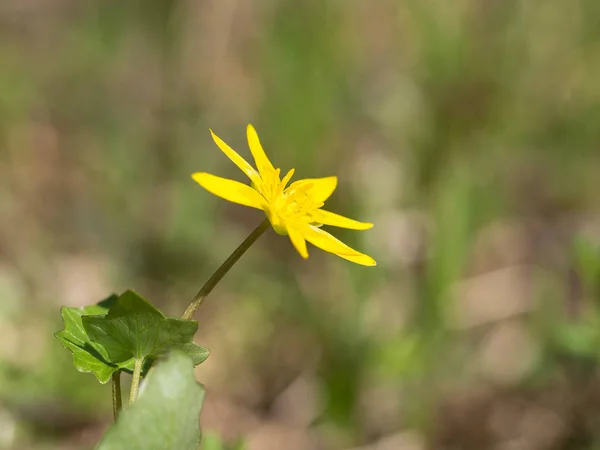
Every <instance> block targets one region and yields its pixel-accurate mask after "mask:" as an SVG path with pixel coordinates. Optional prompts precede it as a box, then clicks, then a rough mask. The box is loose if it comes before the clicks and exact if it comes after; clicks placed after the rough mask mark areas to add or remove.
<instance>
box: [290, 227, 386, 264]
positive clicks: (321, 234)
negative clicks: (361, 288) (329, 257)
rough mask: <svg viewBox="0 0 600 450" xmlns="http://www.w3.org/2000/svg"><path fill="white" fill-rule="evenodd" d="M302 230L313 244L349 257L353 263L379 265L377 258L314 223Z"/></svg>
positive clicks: (345, 257) (343, 256)
mask: <svg viewBox="0 0 600 450" xmlns="http://www.w3.org/2000/svg"><path fill="white" fill-rule="evenodd" d="M300 231H301V233H302V235H303V236H304V238H305V239H306V240H307V241H308V242H310V243H311V244H313V245H314V246H315V247H319V248H320V249H321V250H325V251H326V252H330V253H333V254H335V255H338V256H339V257H341V258H344V259H347V260H348V261H352V262H353V263H356V264H362V265H363V266H375V265H377V263H376V262H375V260H374V259H373V258H371V257H370V256H369V255H365V254H364V253H360V252H358V251H356V250H354V249H353V248H351V247H349V246H347V245H346V244H344V243H343V242H342V241H340V240H339V239H336V238H335V237H333V236H332V235H331V234H329V233H327V232H326V231H323V230H321V229H320V228H317V227H314V226H312V225H306V226H303V227H302V228H301V229H300Z"/></svg>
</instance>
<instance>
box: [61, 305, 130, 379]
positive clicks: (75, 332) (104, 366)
mask: <svg viewBox="0 0 600 450" xmlns="http://www.w3.org/2000/svg"><path fill="white" fill-rule="evenodd" d="M117 298H118V297H117V295H111V296H110V297H108V298H107V299H105V300H103V301H101V302H100V303H98V304H97V305H91V306H86V307H84V308H70V307H66V306H65V307H63V308H62V309H61V316H62V319H63V322H64V326H65V328H64V329H63V330H61V331H59V332H58V333H55V335H54V336H56V338H57V339H58V340H59V341H60V343H61V344H62V345H63V346H64V347H65V348H66V349H67V350H69V351H71V352H72V353H73V364H74V365H75V367H76V368H77V370H79V371H80V372H89V373H93V374H94V375H96V378H98V381H100V383H103V384H104V383H106V382H107V381H108V380H110V377H111V375H112V374H113V372H115V371H117V370H119V369H128V370H132V369H133V359H131V360H129V361H123V362H122V363H121V364H115V363H114V362H111V359H110V358H109V356H108V353H107V352H106V350H105V349H104V347H103V346H102V345H100V344H98V343H96V342H92V341H91V340H90V338H89V336H88V335H87V333H86V331H85V329H84V327H83V324H82V321H81V317H82V316H83V315H92V316H93V315H102V314H106V313H107V312H108V310H109V308H110V306H112V304H114V303H115V301H116V300H117Z"/></svg>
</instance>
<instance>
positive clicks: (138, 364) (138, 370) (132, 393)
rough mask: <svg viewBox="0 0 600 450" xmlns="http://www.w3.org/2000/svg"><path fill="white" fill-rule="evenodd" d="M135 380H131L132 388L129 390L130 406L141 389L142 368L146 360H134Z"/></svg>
mask: <svg viewBox="0 0 600 450" xmlns="http://www.w3.org/2000/svg"><path fill="white" fill-rule="evenodd" d="M133 364H134V366H133V378H132V379H131V387H130V389H129V404H130V405H131V404H132V403H133V402H135V400H136V399H137V396H138V391H139V389H140V378H141V375H142V366H143V365H144V358H134V360H133Z"/></svg>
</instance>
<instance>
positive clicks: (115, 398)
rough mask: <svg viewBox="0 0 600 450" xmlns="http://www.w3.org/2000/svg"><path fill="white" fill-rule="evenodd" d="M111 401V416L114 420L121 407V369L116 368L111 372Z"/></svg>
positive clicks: (117, 416)
mask: <svg viewBox="0 0 600 450" xmlns="http://www.w3.org/2000/svg"><path fill="white" fill-rule="evenodd" d="M112 403H113V417H114V420H115V422H116V421H117V419H118V418H119V413H120V412H121V409H122V408H123V401H122V399H121V371H120V370H117V371H116V372H113V374H112Z"/></svg>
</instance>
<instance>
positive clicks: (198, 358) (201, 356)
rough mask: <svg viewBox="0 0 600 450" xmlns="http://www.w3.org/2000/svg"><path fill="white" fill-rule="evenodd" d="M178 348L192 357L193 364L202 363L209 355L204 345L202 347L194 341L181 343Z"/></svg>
mask: <svg viewBox="0 0 600 450" xmlns="http://www.w3.org/2000/svg"><path fill="white" fill-rule="evenodd" d="M179 350H181V351H182V352H183V353H185V354H186V355H187V356H189V357H190V358H192V361H193V363H194V366H197V365H198V364H202V363H203V362H204V361H206V358H208V356H209V355H210V350H209V349H207V348H206V347H202V346H201V345H198V344H196V343H195V342H190V343H188V344H183V345H182V346H181V347H180V348H179Z"/></svg>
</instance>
